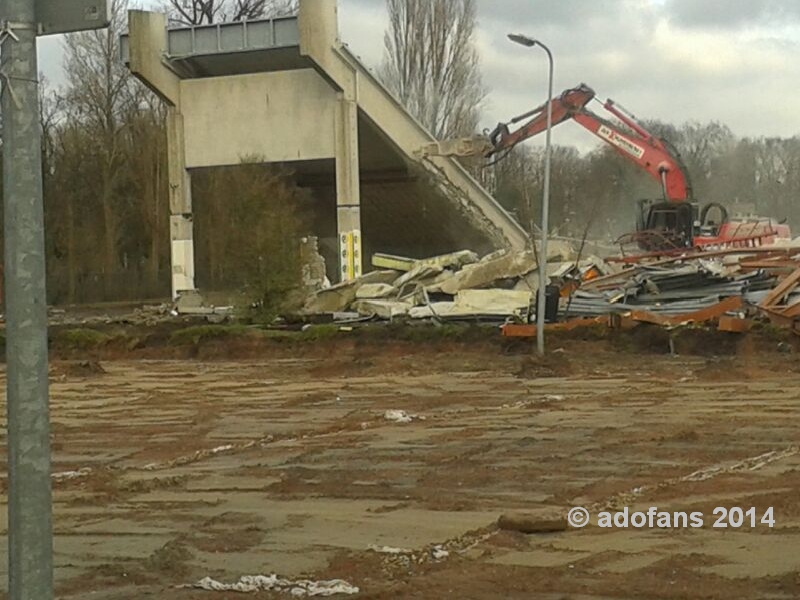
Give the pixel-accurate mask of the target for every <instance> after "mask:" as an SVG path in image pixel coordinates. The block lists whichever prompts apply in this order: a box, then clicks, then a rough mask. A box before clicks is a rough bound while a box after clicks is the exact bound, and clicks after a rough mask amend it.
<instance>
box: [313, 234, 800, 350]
mask: <svg viewBox="0 0 800 600" xmlns="http://www.w3.org/2000/svg"><path fill="white" fill-rule="evenodd" d="M547 258H548V260H547V267H546V268H547V280H548V282H549V284H548V294H551V293H552V290H553V289H555V293H556V300H557V304H558V310H557V311H556V312H554V313H553V318H550V315H549V314H548V323H550V322H552V321H555V320H558V321H561V323H558V324H554V326H564V325H567V326H569V323H572V322H575V321H581V320H583V321H585V320H587V319H594V320H595V321H596V320H597V319H603V318H606V317H609V315H611V316H615V317H616V318H619V317H625V318H629V319H632V320H634V321H639V322H651V323H656V324H660V325H665V326H674V325H678V324H685V323H699V322H707V321H716V322H719V326H720V329H723V330H726V331H736V332H740V331H746V330H748V329H749V328H750V327H751V325H752V319H753V318H762V319H769V320H770V321H771V322H772V323H773V324H777V325H779V326H782V327H788V328H791V329H793V330H795V331H798V332H800V325H798V326H796V325H795V320H798V323H800V247H797V246H791V247H778V246H771V247H756V248H731V249H727V250H715V251H713V252H702V251H696V250H687V251H686V253H684V254H683V255H681V256H673V257H669V258H666V259H660V260H655V259H653V258H642V259H636V258H631V257H627V258H624V259H622V258H616V259H615V258H609V259H607V260H602V259H599V258H597V257H589V258H587V259H584V260H581V259H579V258H578V257H577V256H576V253H575V251H574V249H573V248H572V247H570V246H569V244H566V243H564V242H559V243H557V244H554V246H553V248H552V250H551V251H549V252H548V257H547ZM373 267H374V268H376V269H378V270H376V271H373V272H372V273H369V274H367V275H365V276H364V277H361V278H360V279H358V280H355V281H351V282H347V283H343V284H340V285H337V286H333V287H330V288H327V289H323V290H319V291H317V292H316V293H315V294H313V295H312V296H311V297H310V298H309V299H308V301H307V302H306V304H305V307H304V309H303V313H304V314H305V315H307V316H308V315H320V314H328V315H331V314H332V315H334V317H335V319H337V320H352V321H358V320H372V319H377V320H394V319H399V318H402V319H411V320H424V319H433V320H470V321H474V320H476V319H480V320H488V321H500V322H504V323H516V324H522V325H527V324H528V323H532V322H533V321H534V320H535V319H534V317H535V307H536V296H537V292H538V281H539V270H538V269H539V265H538V262H537V260H536V252H535V251H517V252H514V251H501V252H496V253H494V254H490V255H488V256H485V257H483V258H479V257H478V256H477V255H476V254H474V253H473V252H470V251H462V252H456V253H454V254H448V255H445V256H438V257H433V258H429V259H423V260H414V259H409V258H405V257H398V256H390V255H382V254H376V255H375V256H374V257H373ZM555 315H557V318H556V317H555ZM520 335H522V334H520Z"/></svg>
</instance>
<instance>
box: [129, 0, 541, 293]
mask: <svg viewBox="0 0 800 600" xmlns="http://www.w3.org/2000/svg"><path fill="white" fill-rule="evenodd" d="M336 19H337V15H336V2H335V1H334V0H301V2H300V8H299V14H298V15H297V16H295V17H286V18H282V19H274V20H264V21H256V22H248V23H230V24H224V25H215V26H206V27H193V28H181V29H167V28H166V27H165V22H164V19H163V17H162V16H161V15H157V14H155V13H148V12H144V11H131V13H130V34H129V35H128V36H123V39H122V52H123V59H124V60H125V61H126V62H127V63H128V64H129V67H130V69H131V71H132V72H133V73H134V74H135V75H136V76H137V77H139V78H140V79H141V80H142V81H144V82H145V83H146V84H147V85H148V86H150V87H151V88H152V89H153V90H154V91H156V92H157V93H158V94H159V95H160V96H161V97H162V98H163V99H164V100H165V101H166V102H167V103H168V105H169V106H170V107H171V108H170V116H169V125H170V126H169V128H168V137H169V142H170V143H169V147H170V154H169V159H170V184H171V185H170V188H171V192H172V197H171V210H172V214H173V221H172V239H173V292H174V293H176V294H177V293H178V292H180V291H181V290H182V289H194V266H193V252H194V250H193V236H192V232H191V212H192V207H191V183H190V173H191V171H192V170H193V169H198V168H208V167H215V166H227V165H234V164H240V163H241V162H243V161H246V162H250V161H257V162H264V163H284V164H287V165H288V166H289V167H290V168H291V169H292V170H294V171H295V172H296V175H297V178H298V182H299V183H300V185H304V186H306V187H309V188H312V189H314V190H315V191H316V193H317V195H318V197H319V198H320V200H322V201H325V200H328V201H327V202H324V205H325V206H332V207H335V211H336V219H335V222H336V224H337V226H336V237H337V239H338V241H339V251H338V252H336V254H337V255H338V262H340V263H342V264H339V265H337V269H338V272H339V274H340V276H341V277H340V278H341V279H348V278H351V277H353V276H358V275H359V274H360V273H361V261H362V260H363V259H364V258H365V257H368V256H369V255H370V252H372V251H385V252H403V253H407V254H414V255H420V254H421V253H422V252H428V251H431V252H439V251H449V250H454V249H460V248H463V247H472V248H473V249H476V250H484V249H485V250H489V249H493V248H498V247H514V248H520V247H523V246H524V245H525V243H526V235H525V232H524V230H523V229H522V228H521V227H520V226H519V225H518V224H517V223H516V221H514V219H513V218H512V217H511V216H509V215H508V214H507V213H506V212H505V211H504V210H503V208H502V207H501V206H500V205H499V204H498V203H497V202H496V201H495V200H494V199H493V198H492V197H491V196H490V195H489V194H488V193H487V192H486V191H485V190H484V189H483V188H482V187H481V186H480V185H479V184H478V183H477V182H476V181H475V180H474V179H473V178H472V177H471V176H470V175H469V173H468V172H467V171H466V170H465V169H464V168H462V166H461V165H460V164H458V163H457V162H456V161H455V160H453V159H449V158H441V157H436V158H431V159H425V160H417V159H416V158H415V153H416V152H417V151H418V150H419V149H420V148H422V147H423V146H425V145H427V144H429V143H431V142H432V141H435V140H434V138H433V137H432V136H431V134H430V133H428V132H427V131H425V129H424V128H423V127H422V126H421V125H420V124H419V123H418V122H417V121H416V120H415V119H414V118H413V117H411V116H410V115H409V114H408V113H407V112H406V111H405V110H404V108H403V107H402V106H401V105H400V104H399V103H398V102H397V101H396V100H395V99H394V98H393V96H392V95H391V94H390V93H389V92H388V91H387V90H386V89H385V88H384V87H383V86H382V85H381V84H380V82H379V81H378V80H377V79H375V77H374V76H373V75H372V74H371V73H370V72H369V70H368V69H367V68H366V67H365V66H364V65H363V64H362V63H361V62H360V61H359V60H358V59H357V58H356V57H355V56H353V54H352V53H351V52H350V51H349V50H348V49H347V48H346V47H345V46H343V45H342V44H341V43H340V42H339V41H338V24H337V20H336ZM327 210H328V209H327V208H325V207H324V206H323V207H322V211H321V213H322V214H324V213H325V212H326V211H327ZM362 210H363V214H362ZM320 233H322V234H323V235H321V236H320V237H327V236H326V235H324V233H323V232H320ZM362 236H363V239H364V242H363V248H362ZM189 263H191V264H189Z"/></svg>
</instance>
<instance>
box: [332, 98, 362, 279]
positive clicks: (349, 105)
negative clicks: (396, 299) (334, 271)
mask: <svg viewBox="0 0 800 600" xmlns="http://www.w3.org/2000/svg"><path fill="white" fill-rule="evenodd" d="M348 96H349V94H341V95H340V97H339V105H338V106H337V110H336V217H337V225H338V232H339V274H340V278H341V281H350V280H352V279H355V278H357V277H360V276H361V275H362V254H361V186H360V180H359V160H358V104H357V102H356V100H355V99H352V98H349V97H348Z"/></svg>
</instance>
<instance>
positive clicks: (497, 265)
mask: <svg viewBox="0 0 800 600" xmlns="http://www.w3.org/2000/svg"><path fill="white" fill-rule="evenodd" d="M536 265H537V263H536V258H535V257H534V255H533V252H530V251H523V252H503V253H501V254H498V253H495V254H490V255H489V256H487V257H486V258H484V259H483V260H481V261H480V262H477V263H475V264H472V265H468V266H466V267H464V268H463V269H461V270H460V271H458V272H457V273H456V274H455V275H453V277H451V278H450V279H448V280H447V281H445V282H443V283H441V284H440V285H439V286H438V290H433V291H440V292H442V293H444V294H450V295H451V296H455V295H456V294H457V293H458V292H459V291H461V290H468V289H479V288H487V287H492V286H493V285H494V284H495V283H496V282H498V281H502V280H506V279H514V278H517V277H522V276H523V275H526V274H528V273H530V272H531V271H533V270H534V269H536Z"/></svg>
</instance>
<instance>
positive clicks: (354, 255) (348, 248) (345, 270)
mask: <svg viewBox="0 0 800 600" xmlns="http://www.w3.org/2000/svg"><path fill="white" fill-rule="evenodd" d="M339 246H340V252H341V257H342V258H341V272H342V281H352V280H353V279H357V278H359V277H361V232H360V231H359V230H357V229H356V230H354V231H348V232H345V233H342V234H341V235H340V237H339Z"/></svg>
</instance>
